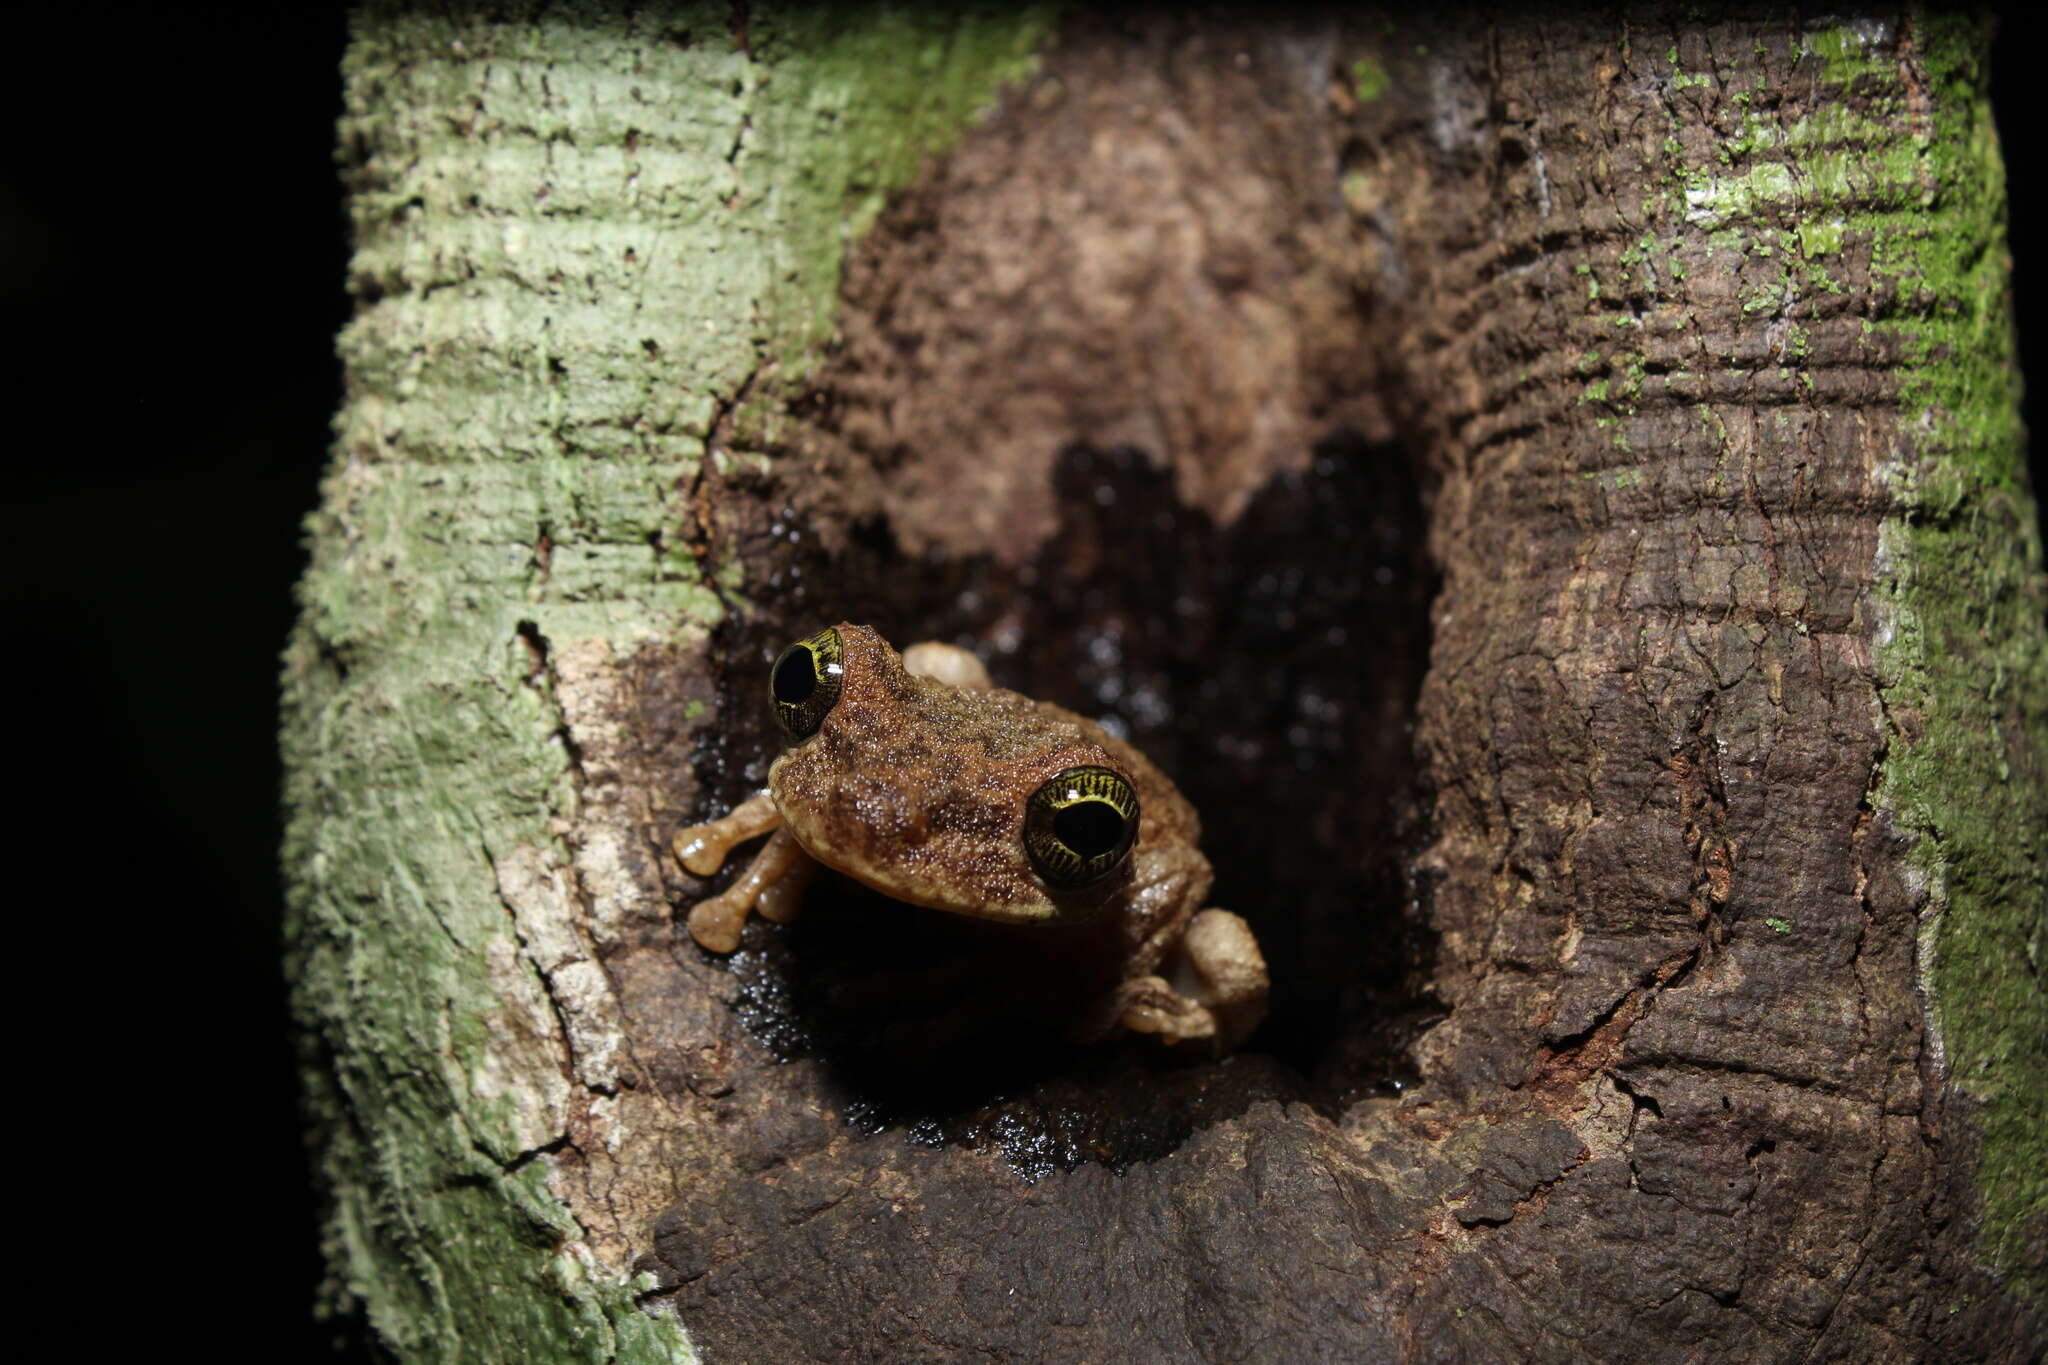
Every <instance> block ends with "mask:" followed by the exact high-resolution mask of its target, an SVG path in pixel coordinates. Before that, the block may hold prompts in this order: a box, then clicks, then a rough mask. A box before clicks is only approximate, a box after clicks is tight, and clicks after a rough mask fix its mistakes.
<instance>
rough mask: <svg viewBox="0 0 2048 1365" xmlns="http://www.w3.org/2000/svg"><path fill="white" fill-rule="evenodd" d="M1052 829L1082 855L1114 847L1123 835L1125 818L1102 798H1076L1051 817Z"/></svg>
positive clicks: (1095, 855)
mask: <svg viewBox="0 0 2048 1365" xmlns="http://www.w3.org/2000/svg"><path fill="white" fill-rule="evenodd" d="M1052 832H1053V833H1054V834H1055V835H1057V836H1059V841H1060V842H1061V843H1063V844H1065V845H1066V846H1067V847H1068V848H1071V849H1072V850H1074V852H1076V853H1078V854H1080V855H1081V856H1082V857H1083V858H1095V857H1099V856H1101V855H1102V854H1104V853H1107V852H1109V851H1110V850H1111V849H1113V848H1115V847H1116V846H1117V844H1118V843H1119V842H1121V841H1122V839H1123V837H1124V818H1123V816H1121V815H1118V814H1117V813H1116V808H1115V807H1113V806H1111V805H1110V804H1108V803H1107V802H1104V801H1076V802H1075V803H1074V804H1073V805H1071V806H1068V807H1067V808H1066V809H1064V810H1062V811H1060V812H1059V814H1057V815H1055V816H1053V817H1052Z"/></svg>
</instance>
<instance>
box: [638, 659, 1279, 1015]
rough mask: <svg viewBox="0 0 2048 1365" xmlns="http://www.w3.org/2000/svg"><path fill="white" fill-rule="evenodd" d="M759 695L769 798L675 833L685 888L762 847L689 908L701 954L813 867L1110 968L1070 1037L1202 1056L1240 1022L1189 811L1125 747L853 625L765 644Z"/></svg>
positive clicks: (1241, 968) (792, 910) (1248, 946)
mask: <svg viewBox="0 0 2048 1365" xmlns="http://www.w3.org/2000/svg"><path fill="white" fill-rule="evenodd" d="M769 693H770V700H771V703H772V705H773V706H774V709H775V716H776V719H777V721H778V722H779V723H780V725H781V727H782V730H783V733H784V735H785V736H787V739H788V745H787V747H786V748H785V749H784V751H783V753H782V754H781V756H780V757H778V758H777V759H776V760H775V763H774V765H773V766H772V767H771V768H770V769H769V773H768V788H767V790H766V791H764V792H761V793H760V794H759V795H756V796H754V797H753V798H751V799H749V800H747V801H745V802H742V803H741V804H740V805H739V806H737V807H736V808H734V809H733V810H732V812H731V813H730V814H728V815H726V816H725V817H724V818H722V819H718V820H713V821H711V822H710V823H708V824H702V825H694V826H691V827H689V828H687V829H684V830H683V831H681V832H680V833H679V834H677V835H676V839H675V851H676V856H677V857H678V858H679V859H680V860H681V861H682V863H683V865H684V866H685V867H686V868H688V869H689V870H690V871H691V872H692V873H694V874H696V875H697V876H700V877H704V876H710V875H711V874H713V873H715V872H716V871H718V869H719V868H720V867H721V866H723V865H724V862H725V859H726V857H727V855H728V854H729V853H730V851H731V850H732V848H733V846H734V845H736V844H738V843H740V842H742V841H744V840H747V839H751V838H754V837H756V836H758V835H762V834H769V835H770V837H769V840H768V842H767V844H766V845H765V846H763V848H762V849H761V851H760V853H759V854H757V855H756V856H755V858H754V860H753V863H752V864H751V865H750V866H749V867H748V868H747V869H746V871H745V872H744V873H742V874H741V876H740V877H739V879H738V880H737V881H735V882H734V883H733V884H732V886H731V887H730V888H729V889H727V890H726V891H724V892H722V893H720V894H719V895H716V896H712V897H709V898H707V899H705V900H703V901H700V902H699V903H698V904H697V905H696V906H695V907H694V908H693V909H692V910H691V911H690V914H689V921H688V924H689V931H690V934H691V936H692V937H693V938H694V939H696V941H697V942H698V943H699V944H701V945H702V946H703V947H705V948H706V949H708V950H710V951H712V952H714V953H729V952H731V951H733V950H734V949H735V948H737V947H738V946H739V941H740V930H741V928H742V927H743V926H744V924H745V922H746V918H747V913H748V912H749V911H750V910H758V911H760V912H761V914H762V916H763V917H764V918H766V919H769V920H772V921H776V922H785V921H788V920H790V919H792V918H794V916H795V915H796V913H797V911H798V909H799V908H800V905H801V901H802V898H803V894H804V890H805V888H806V886H807V885H808V884H809V882H810V880H811V877H812V875H813V874H814V873H815V872H816V870H817V868H818V866H819V865H820V864H822V865H824V866H826V867H829V868H831V869H833V870H834V871H837V872H839V873H841V874H843V875H845V876H847V877H850V878H852V879H853V880H854V881H856V882H859V883H861V884H862V885H865V886H867V887H870V888H872V889H873V890H875V891H878V892H880V893H881V894H883V895H884V896H888V897H891V898H893V899H895V900H898V901H904V902H908V903H909V904H912V905H920V906H928V907H931V908H933V909H936V910H942V911H947V912H949V913H951V914H955V915H963V916H970V917H973V918H976V919H981V920H989V921H997V922H1000V923H1003V924H1009V925H1015V926H1019V929H1018V930H1017V932H1019V933H1029V934H1034V935H1040V936H1044V935H1053V936H1060V935H1064V936H1065V938H1064V939H1060V938H1057V937H1056V941H1057V942H1061V943H1064V942H1066V941H1068V940H1070V941H1071V942H1072V944H1073V953H1074V954H1075V957H1076V960H1077V961H1078V960H1079V958H1080V957H1082V956H1087V957H1091V958H1092V959H1093V960H1095V961H1097V962H1103V961H1107V963H1108V967H1109V970H1108V971H1106V972H1101V973H1098V978H1099V979H1100V980H1101V982H1102V989H1101V990H1100V991H1099V995H1098V997H1097V998H1095V999H1092V1000H1090V1001H1088V1002H1086V1003H1085V1004H1084V1005H1083V1006H1082V1007H1081V1008H1080V1009H1079V1010H1078V1017H1075V1018H1073V1019H1071V1020H1070V1021H1068V1032H1069V1034H1070V1035H1071V1036H1073V1037H1075V1038H1077V1039H1081V1040H1088V1039H1093V1038H1099V1037H1102V1036H1104V1035H1106V1034H1108V1033H1110V1032H1112V1031H1114V1030H1116V1029H1118V1028H1123V1029H1129V1030H1133V1031H1136V1032H1140V1033H1151V1034H1157V1035H1158V1036H1159V1037H1160V1038H1162V1039H1164V1040H1165V1041H1167V1042H1183V1041H1194V1040H1205V1041H1206V1042H1207V1044H1208V1045H1209V1046H1211V1047H1215V1048H1219V1049H1220V1048H1229V1047H1235V1046H1237V1045H1238V1044H1240V1043H1242V1042H1243V1041H1244V1040H1245V1039H1246V1038H1247V1037H1248V1036H1249V1035H1250V1034H1251V1032H1252V1030H1253V1029H1255V1028H1256V1027H1258V1024H1259V1021H1260V1020H1261V1019H1262V1018H1263V1017H1264V1015H1265V1012H1266V995H1267V976H1266V964H1265V959H1264V958H1263V957H1262V956H1261V954H1260V952H1259V945H1258V942H1257V940H1256V939H1255V938H1253V936H1252V932H1251V929H1250V928H1249V926H1247V925H1246V924H1245V922H1244V920H1242V919H1240V918H1239V917H1238V916H1236V915H1234V914H1232V913H1231V912H1229V911H1228V910H1219V909H1215V908H1213V907H1209V908H1204V906H1203V902H1204V900H1205V899H1206V897H1207V896H1208V893H1209V883H1210V870H1209V862H1208V860H1207V859H1206V858H1204V857H1203V856H1202V854H1201V851H1200V849H1199V848H1198V847H1197V840H1198V839H1199V837H1200V822H1199V820H1198V819H1197V817H1196V815H1195V810H1194V807H1193V806H1191V805H1190V804H1189V803H1188V801H1187V799H1186V798H1185V797H1183V796H1182V795H1181V794H1180V791H1179V790H1178V789H1177V788H1176V787H1175V786H1174V784H1173V783H1172V782H1171V781H1170V780H1168V778H1167V777H1166V775H1165V774H1164V773H1162V772H1160V771H1159V769H1158V768H1157V767H1155V766H1153V764H1152V763H1151V762H1150V761H1149V760H1147V759H1146V758H1145V756H1144V755H1142V754H1140V753H1139V752H1138V751H1137V750H1136V749H1135V748H1133V747H1132V746H1131V745H1129V744H1127V743H1125V742H1124V741H1123V740H1121V739H1118V738H1117V737H1116V736H1114V735H1111V734H1110V733H1108V732H1107V731H1105V730H1104V729H1103V728H1102V727H1101V726H1100V725H1097V724H1095V723H1094V722H1093V721H1090V720H1087V719H1084V718H1083V717H1081V716H1078V715H1075V714H1074V713H1072V712H1070V711H1067V710H1064V709H1062V708H1060V707H1058V706H1054V705H1051V704H1049V703H1047V702H1040V701H1033V700H1032V699H1031V698H1029V697H1025V696H1020V695H1019V694H1017V693H1015V692H1011V691H1007V690H1004V689H1002V688H998V687H995V686H993V685H992V684H991V682H990V680H989V675H988V672H987V670H986V669H985V668H983V667H982V664H981V662H980V660H978V659H977V658H975V656H974V655H973V654H971V653H969V652H967V651H966V650H963V649H958V648H955V647H954V646H951V645H943V644H921V645H914V646H912V647H911V648H910V649H909V650H907V651H905V652H904V653H903V654H902V655H898V654H897V652H896V651H895V650H894V649H892V648H891V647H890V646H889V643H888V642H887V641H886V640H884V639H883V638H882V637H881V636H880V635H879V634H877V633H876V632H875V631H874V630H873V629H871V628H869V627H867V626H857V625H850V624H841V625H837V626H832V627H829V628H828V629H825V630H821V631H819V632H818V633H817V634H815V635H811V636H808V637H806V638H805V639H802V640H799V641H797V642H796V643H795V644H793V645H791V646H789V647H788V648H787V649H785V650H783V651H782V653H781V655H780V656H779V657H778V658H777V659H776V661H775V664H774V667H773V668H772V669H771V670H770V672H769ZM771 831H772V833H771ZM1065 952H1066V949H1065V948H1064V947H1060V948H1059V950H1058V951H1057V952H1056V953H1055V954H1054V956H1053V958H1052V959H1050V960H1052V961H1055V962H1057V961H1060V960H1061V955H1062V954H1064V953H1065ZM1105 955H1106V956H1105ZM1098 978H1089V979H1091V980H1093V979H1098Z"/></svg>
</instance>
